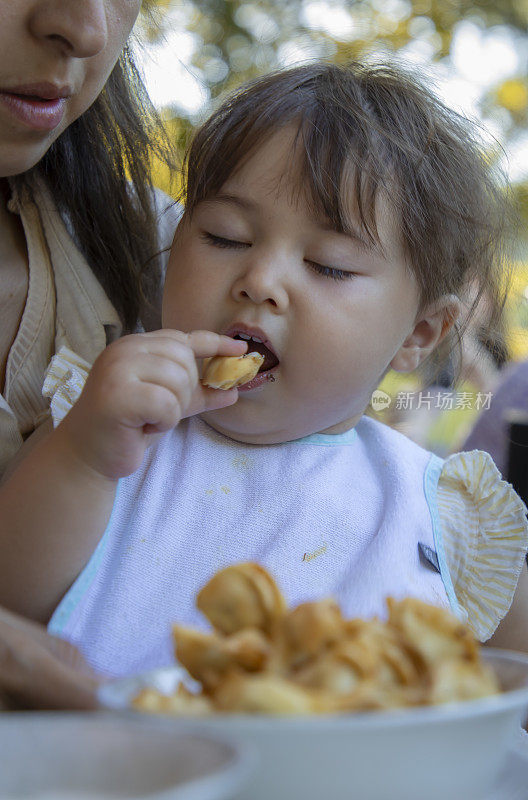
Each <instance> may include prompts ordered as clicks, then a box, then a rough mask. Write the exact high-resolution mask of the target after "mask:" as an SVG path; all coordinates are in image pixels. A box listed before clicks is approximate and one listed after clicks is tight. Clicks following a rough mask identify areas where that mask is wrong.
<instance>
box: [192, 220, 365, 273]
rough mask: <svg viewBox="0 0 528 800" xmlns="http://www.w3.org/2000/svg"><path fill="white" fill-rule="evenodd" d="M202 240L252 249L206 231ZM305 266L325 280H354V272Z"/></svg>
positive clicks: (310, 265)
mask: <svg viewBox="0 0 528 800" xmlns="http://www.w3.org/2000/svg"><path fill="white" fill-rule="evenodd" d="M202 238H203V239H205V241H206V242H208V243H209V244H212V245H213V246H214V247H221V248H232V249H234V250H241V249H243V248H245V247H251V245H250V244H249V243H247V242H237V241H235V240H234V239H225V238H224V237H223V236H215V235H214V233H208V232H207V231H204V232H203V233H202ZM305 264H308V266H309V267H310V269H312V270H313V271H314V272H317V273H318V275H323V276H324V277H325V278H332V280H334V281H343V280H347V279H348V278H354V277H355V273H354V272H346V271H345V270H343V269H338V268H337V267H325V266H323V265H322V264H318V263H317V261H308V260H305Z"/></svg>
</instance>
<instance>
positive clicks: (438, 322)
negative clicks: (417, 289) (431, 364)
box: [390, 294, 462, 372]
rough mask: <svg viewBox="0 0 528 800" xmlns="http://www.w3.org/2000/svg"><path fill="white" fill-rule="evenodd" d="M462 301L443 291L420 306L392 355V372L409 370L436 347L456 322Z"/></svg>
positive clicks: (414, 367)
mask: <svg viewBox="0 0 528 800" xmlns="http://www.w3.org/2000/svg"><path fill="white" fill-rule="evenodd" d="M461 308H462V304H461V302H460V300H459V299H458V297H457V296H456V295H454V294H446V295H443V296H442V297H440V298H439V299H438V300H436V301H435V302H434V303H431V304H430V305H429V306H427V307H426V308H424V309H422V310H421V311H420V313H419V314H418V316H417V318H416V321H415V324H414V328H413V330H412V331H411V333H410V334H409V336H408V337H407V338H406V339H405V341H404V343H403V344H402V346H401V347H400V349H399V350H398V352H397V353H396V355H395V356H394V358H393V359H392V361H391V363H390V366H391V367H392V369H393V370H395V371H396V372H412V371H413V370H415V369H416V368H417V367H418V366H419V365H420V364H421V363H422V361H424V360H425V359H426V358H427V356H428V355H429V354H430V353H432V352H433V350H434V349H435V348H436V347H438V345H439V344H440V342H441V341H442V339H443V338H444V336H445V335H446V334H447V333H448V332H449V331H450V330H451V328H452V326H453V324H454V323H455V322H456V320H457V318H458V316H459V315H460V311H461Z"/></svg>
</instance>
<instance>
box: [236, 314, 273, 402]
mask: <svg viewBox="0 0 528 800" xmlns="http://www.w3.org/2000/svg"><path fill="white" fill-rule="evenodd" d="M228 335H230V336H232V337H233V339H241V340H243V341H245V342H247V345H248V353H260V354H261V355H262V356H264V361H263V362H262V366H261V367H260V369H259V371H258V373H257V375H256V376H255V377H254V378H253V380H251V381H249V383H245V384H244V385H243V386H241V387H239V391H248V390H250V389H255V388H256V387H257V386H261V385H262V384H264V383H266V382H267V381H274V380H275V377H274V375H273V372H274V371H275V370H276V369H277V368H278V366H279V363H280V362H279V358H278V357H277V354H276V353H275V352H274V351H273V350H272V349H271V346H270V344H271V343H268V342H265V341H263V338H262V337H261V336H258V335H257V333H254V332H251V333H250V331H249V329H248V330H247V331H242V330H240V329H236V331H232V332H230V333H229V334H228Z"/></svg>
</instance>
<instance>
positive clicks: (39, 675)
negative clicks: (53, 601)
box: [0, 608, 98, 711]
mask: <svg viewBox="0 0 528 800" xmlns="http://www.w3.org/2000/svg"><path fill="white" fill-rule="evenodd" d="M97 685H98V681H97V678H96V676H95V674H94V673H93V672H92V670H91V669H90V668H89V667H88V665H87V664H86V662H85V661H84V659H83V657H82V656H81V654H80V653H79V651H78V650H77V649H76V648H75V647H73V645H71V644H69V642H65V641H63V640H62V639H57V638H56V637H55V636H50V635H49V634H48V633H46V631H45V629H44V628H42V627H41V626H40V625H36V624H35V623H33V622H30V621H29V620H25V619H22V618H21V617H19V616H17V615H15V614H11V613H9V612H8V611H6V610H5V609H2V608H0V711H2V710H3V709H8V710H13V709H30V708H42V709H79V710H83V711H84V710H86V711H88V710H91V709H95V708H96V707H97V702H96V697H95V691H96V688H97Z"/></svg>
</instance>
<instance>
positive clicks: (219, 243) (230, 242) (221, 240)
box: [202, 231, 251, 250]
mask: <svg viewBox="0 0 528 800" xmlns="http://www.w3.org/2000/svg"><path fill="white" fill-rule="evenodd" d="M202 239H204V240H205V241H206V242H208V243H209V244H212V245H213V246H214V247H231V248H234V249H235V250H240V249H242V248H243V247H251V243H250V242H238V241H236V240H235V239H226V238H225V237H224V236H216V235H215V234H214V233H209V232H208V231H204V232H203V233H202Z"/></svg>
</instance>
